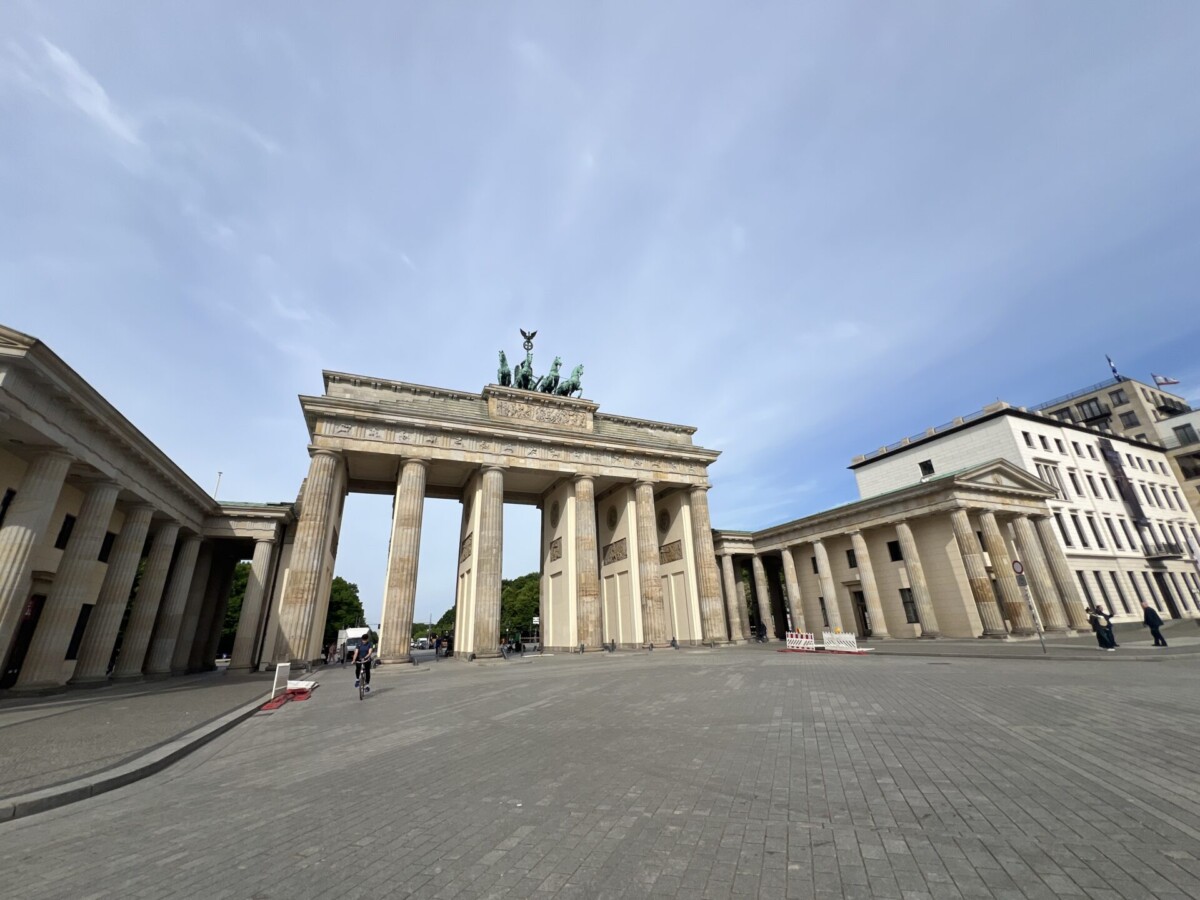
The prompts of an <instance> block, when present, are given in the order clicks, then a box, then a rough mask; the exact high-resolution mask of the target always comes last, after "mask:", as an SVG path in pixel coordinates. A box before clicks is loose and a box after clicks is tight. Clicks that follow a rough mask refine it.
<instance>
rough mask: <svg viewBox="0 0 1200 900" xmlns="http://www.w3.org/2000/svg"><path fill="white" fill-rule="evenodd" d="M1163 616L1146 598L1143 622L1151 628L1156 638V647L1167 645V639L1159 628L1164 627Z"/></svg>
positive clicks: (1152, 634) (1143, 603) (1143, 602)
mask: <svg viewBox="0 0 1200 900" xmlns="http://www.w3.org/2000/svg"><path fill="white" fill-rule="evenodd" d="M1162 623H1163V620H1162V616H1160V615H1159V614H1158V610H1156V609H1155V608H1154V607H1152V606H1151V605H1150V604H1149V603H1147V602H1146V601H1145V600H1143V601H1142V624H1143V625H1145V626H1146V627H1147V628H1149V629H1150V634H1151V636H1152V637H1153V638H1154V646H1155V647H1165V646H1167V641H1166V639H1165V638H1164V637H1163V636H1162V632H1161V631H1159V630H1158V629H1160V628H1162Z"/></svg>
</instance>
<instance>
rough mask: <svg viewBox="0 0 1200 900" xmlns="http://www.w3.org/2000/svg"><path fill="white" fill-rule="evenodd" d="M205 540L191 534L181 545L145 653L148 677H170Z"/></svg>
mask: <svg viewBox="0 0 1200 900" xmlns="http://www.w3.org/2000/svg"><path fill="white" fill-rule="evenodd" d="M203 540H204V539H203V538H202V537H201V536H200V535H198V534H189V535H188V536H187V537H185V538H184V539H183V541H182V542H181V543H180V545H179V553H178V554H177V555H176V557H175V564H174V565H173V566H172V567H171V578H170V580H169V581H168V583H167V589H166V592H165V593H164V594H163V600H162V603H161V604H160V606H159V609H158V619H157V621H156V622H155V625H154V637H153V638H152V639H151V641H150V651H149V652H148V653H147V654H146V674H147V675H170V674H171V660H172V658H173V657H174V655H175V642H176V641H178V640H179V639H180V633H179V632H180V627H181V626H182V624H183V613H184V611H185V609H186V608H187V599H188V590H189V589H190V588H191V586H192V575H193V574H194V573H195V571H196V558H197V557H198V556H199V555H200V544H201V543H203Z"/></svg>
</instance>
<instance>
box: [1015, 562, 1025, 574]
mask: <svg viewBox="0 0 1200 900" xmlns="http://www.w3.org/2000/svg"><path fill="white" fill-rule="evenodd" d="M1013 571H1014V572H1016V573H1017V574H1018V575H1023V574H1024V573H1025V567H1024V566H1023V565H1021V561H1020V560H1019V559H1014V560H1013Z"/></svg>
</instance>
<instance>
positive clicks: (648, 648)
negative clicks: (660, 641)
mask: <svg viewBox="0 0 1200 900" xmlns="http://www.w3.org/2000/svg"><path fill="white" fill-rule="evenodd" d="M646 649H647V650H653V649H654V643H653V641H652V642H651V643H650V646H649V647H647V648H646Z"/></svg>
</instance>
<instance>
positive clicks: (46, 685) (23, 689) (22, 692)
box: [6, 681, 67, 697]
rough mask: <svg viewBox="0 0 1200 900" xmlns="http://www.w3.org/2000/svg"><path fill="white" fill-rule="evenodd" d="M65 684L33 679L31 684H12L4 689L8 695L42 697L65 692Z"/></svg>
mask: <svg viewBox="0 0 1200 900" xmlns="http://www.w3.org/2000/svg"><path fill="white" fill-rule="evenodd" d="M66 690H67V686H66V685H65V684H58V683H56V682H53V681H35V682H33V683H32V684H23V685H13V686H12V687H10V688H8V689H7V691H6V696H9V697H44V696H46V695H47V694H63V693H66Z"/></svg>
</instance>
